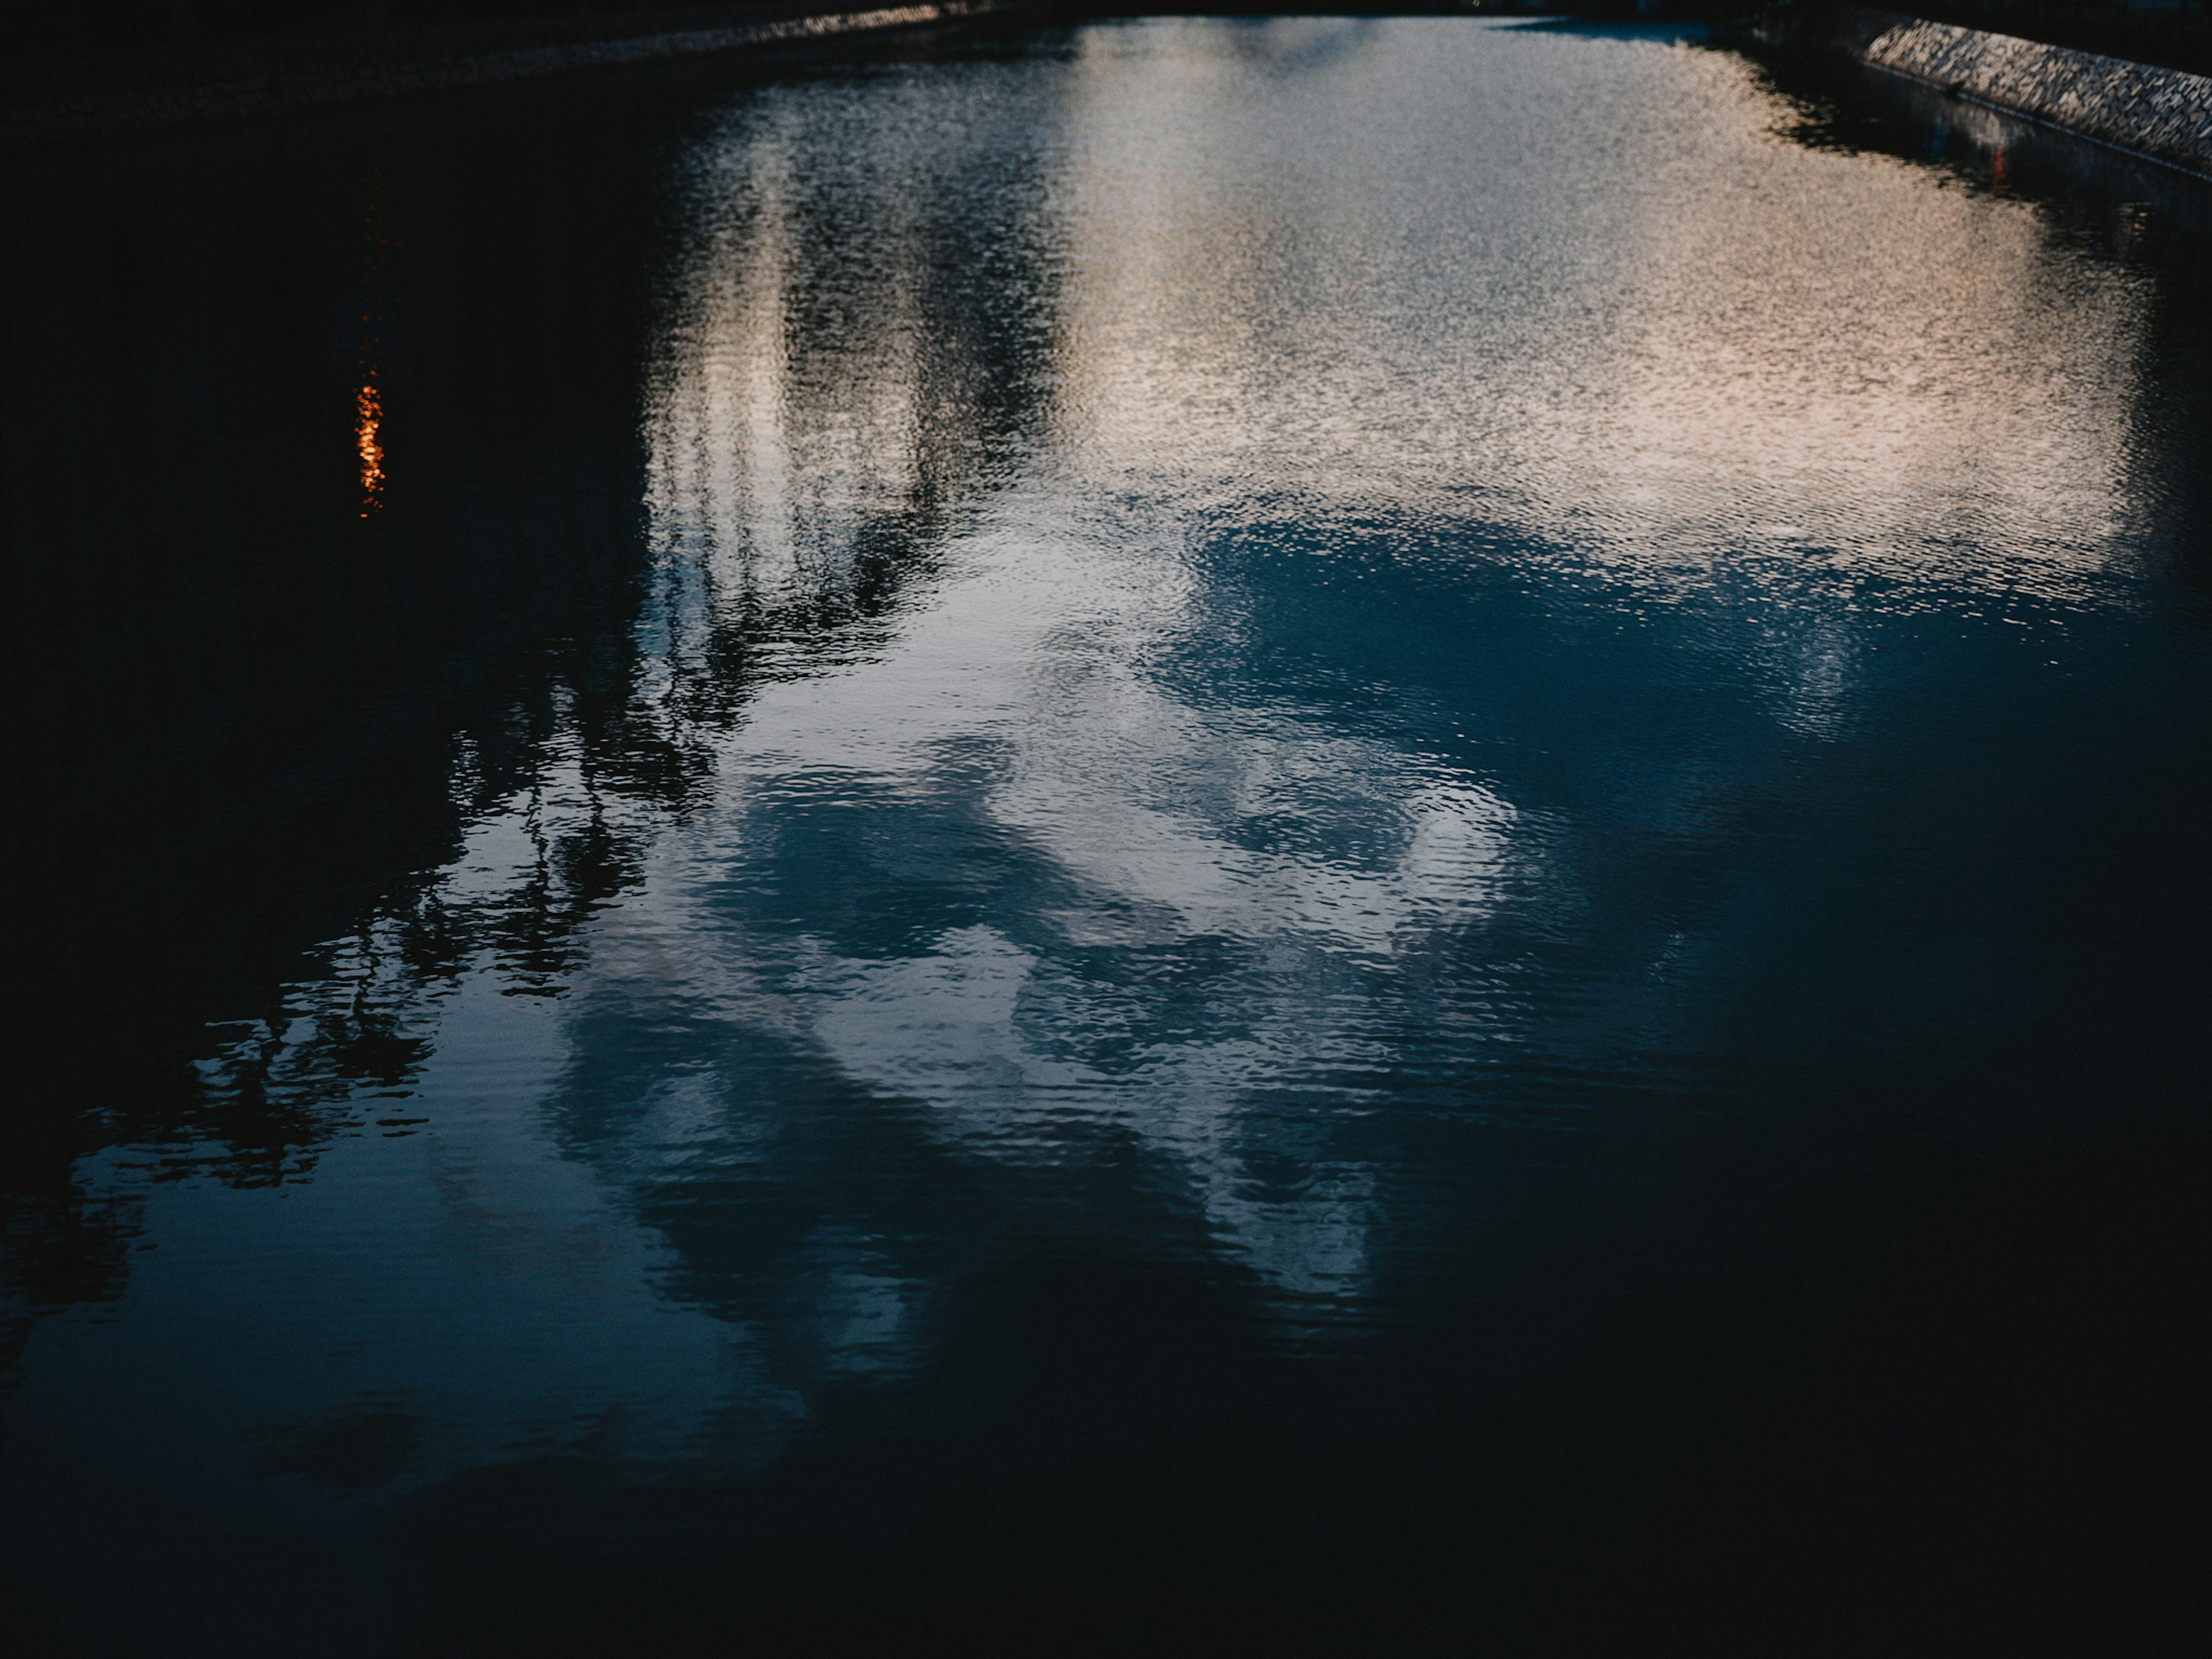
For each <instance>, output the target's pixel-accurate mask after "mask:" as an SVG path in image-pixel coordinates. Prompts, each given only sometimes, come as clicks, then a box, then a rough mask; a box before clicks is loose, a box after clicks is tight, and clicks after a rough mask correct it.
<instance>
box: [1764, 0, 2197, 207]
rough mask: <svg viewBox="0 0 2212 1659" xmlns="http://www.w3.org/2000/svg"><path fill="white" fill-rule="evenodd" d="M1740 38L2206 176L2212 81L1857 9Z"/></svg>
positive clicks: (1798, 16) (1770, 23)
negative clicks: (1849, 63)
mask: <svg viewBox="0 0 2212 1659" xmlns="http://www.w3.org/2000/svg"><path fill="white" fill-rule="evenodd" d="M1748 32H1749V33H1750V35H1751V37H1752V39H1753V40H1756V41H1758V42H1759V44H1761V45H1763V46H1771V47H1775V48H1778V49H1781V50H1785V51H1808V50H1809V51H1814V52H1823V53H1827V54H1832V55H1840V56H1843V57H1845V58H1851V59H1853V60H1855V61H1857V62H1858V63H1861V64H1866V65H1867V66H1868V67H1869V68H1872V69H1878V70H1887V72H1889V73H1890V74H1892V75H1898V76H1904V77H1905V79H1907V80H1910V81H1917V82H1920V83H1921V84H1922V85H1923V86H1929V87H1933V88H1936V89H1937V90H1939V91H1942V92H1946V93H1948V94H1951V95H1952V96H1954V97H1956V98H1963V99H1966V100H1969V101H1970V102H1972V103H1977V104H1981V105H1984V106H1987V107H1989V108H1990V109H1995V110H2000V111H2002V112H2004V113H2006V114H2008V115H2016V116H2021V117H2024V118H2027V119H2028V120H2031V121H2034V122H2037V123H2039V124H2040V125H2045V126H2050V127H2056V128H2057V129H2058V130H2060V131H2064V132H2069V133H2072V134H2074V135H2075V136H2076V137H2082V138H2087V139H2089V140H2091V141H2093V143H2099V144H2102V145H2106V146H2107V147H2109V148H2111V149H2118V150H2124V151H2126V152H2127V153H2128V154H2130V155H2138V156H2142V157H2143V158H2145V159H2146V160H2148V161H2158V162H2161V163H2163V164H2164V165H2166V166H2167V167H2175V168H2178V169H2179V170H2180V171H2181V172H2184V173H2191V174H2193V175H2195V176H2196V177H2197V178H2200V179H2212V79H2208V78H2207V77H2205V76H2202V75H2191V74H2189V73H2187V72H2186V71H2185V70H2172V69H2160V68H2157V67H2155V66H2154V65H2152V64H2137V63H2133V62H2130V60H2128V59H2126V58H2103V57H2100V56H2098V55H2097V54H2096V53H2094V52H2075V51H2074V50H2072V49H2071V48H2069V47H2066V46H2044V45H2042V44H2041V43H2040V42H2038V41H2034V40H2021V39H2019V38H2018V37H2017V36H2015V35H2010V34H1991V33H1986V32H1985V31H1984V30H1980V29H1969V28H1960V27H1957V26H1956V25H1954V24H1950V23H1931V22H1929V21H1926V20H1925V19H1923V18H1917V17H1906V16H1902V15H1899V14H1898V13H1895V12H1888V11H1875V10H1873V9H1869V8H1867V7H1863V6H1820V7H1815V8H1809V9H1793V10H1792V11H1791V12H1790V13H1789V14H1785V15H1779V16H1774V15H1770V16H1769V17H1768V18H1765V19H1763V20H1761V21H1759V22H1758V23H1755V24H1754V25H1753V26H1752V27H1751V29H1750V30H1749V31H1748Z"/></svg>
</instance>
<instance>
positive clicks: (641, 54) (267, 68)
mask: <svg viewBox="0 0 2212 1659" xmlns="http://www.w3.org/2000/svg"><path fill="white" fill-rule="evenodd" d="M1033 9H1035V8H1034V6H1032V5H1030V4H1025V3H1023V0H927V3H918V4H913V5H900V6H889V7H884V8H880V9H874V10H869V11H839V12H823V13H820V14H817V15H809V16H799V17H786V18H782V19H779V20H775V21H763V22H757V23H744V24H733V25H731V26H729V27H715V28H689V29H684V30H680V31H677V32H674V33H658V34H634V35H617V36H613V37H609V38H600V39H594V40H568V41H561V42H556V43H551V44H537V45H514V46H504V45H501V46H495V47H492V48H490V49H479V50H475V51H462V52H452V53H451V54H450V55H437V54H435V52H434V53H433V54H432V55H420V52H419V48H417V50H416V52H406V51H405V50H404V46H402V43H397V42H395V43H394V45H395V46H400V47H401V50H400V51H399V52H395V53H394V55H392V56H386V57H383V58H378V57H376V56H369V57H367V58H363V59H362V60H358V61H355V62H352V63H338V64H315V65H307V66H301V65H295V64H287V63H286V62H285V61H284V60H283V58H281V57H277V56H275V55H273V54H272V55H271V56H270V57H268V58H265V59H264V60H263V61H262V62H259V63H257V62H256V61H255V59H254V57H253V55H252V54H248V53H241V54H239V55H238V56H237V57H236V58H235V59H234V62H233V63H232V64H228V65H227V66H225V67H226V69H227V70H228V72H227V73H223V72H220V71H219V72H218V74H217V75H216V76H208V77H206V78H201V79H197V80H191V81H187V82H183V83H181V84H178V85H174V86H167V87H161V88H146V89H139V90H132V91H120V92H111V93H101V94H91V95H80V96H74V97H72V96H67V95H64V96H62V97H58V98H52V99H28V100H27V99H23V98H21V97H16V98H10V99H9V100H6V101H5V103H4V104H0V153H9V152H13V153H21V152H25V151H36V150H40V149H52V148H57V147H59V146H63V145H67V144H71V143H80V142H82V141H85V140H96V139H101V138H110V137H131V136H135V135H137V134H141V133H149V132H156V131H164V130H169V129H174V128H177V127H182V126H192V125H202V124H204V123H206V122H209V121H216V120H222V119H226V118H235V117H239V116H252V115H269V114H275V113H277V112H282V111H285V110H293V109H303V108H311V107H314V106H326V105H331V104H341V103H348V102H352V101H355V100H361V99H369V98H385V97H393V96H402V95H405V94H415V93H433V92H443V91H448V90H453V89H456V88H465V87H483V86H492V85H496V84H498V83H500V82H510V81H522V80H530V79H534V78H536V77H538V76H547V75H558V74H563V73H566V72H568V71H571V70H591V69H625V68H631V67H635V66H639V65H644V64H667V63H675V62H677V61H679V60H681V59H684V58H704V57H708V56H712V55H714V54H718V53H728V52H744V51H747V50H749V49H762V48H775V47H785V46H803V45H805V44H806V43H808V42H810V41H815V40H829V39H831V38H834V37H836V36H839V35H850V34H869V33H884V32H887V31H891V30H897V29H908V28H920V27H927V26H928V25H930V24H933V23H945V22H955V21H960V20H962V19H964V18H972V17H981V16H985V15H990V14H992V13H995V12H1013V11H1029V10H1033ZM257 71H258V72H257Z"/></svg>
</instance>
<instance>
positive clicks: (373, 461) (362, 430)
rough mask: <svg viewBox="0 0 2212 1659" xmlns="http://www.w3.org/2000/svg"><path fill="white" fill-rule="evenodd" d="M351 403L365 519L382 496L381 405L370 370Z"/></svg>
mask: <svg viewBox="0 0 2212 1659" xmlns="http://www.w3.org/2000/svg"><path fill="white" fill-rule="evenodd" d="M353 402H354V428H353V441H354V447H355V449H356V451H357V452H358V453H360V456H361V516H362V518H364V519H365V518H367V517H368V515H369V514H370V513H374V511H375V510H376V509H377V507H379V506H380V504H381V502H382V497H383V492H384V446H383V445H382V444H381V443H380V442H378V441H377V433H378V431H379V429H380V428H381V427H382V425H383V422H384V402H383V400H382V399H381V398H379V397H378V396H377V392H376V375H375V372H374V370H372V371H370V374H369V376H368V380H365V381H363V382H362V387H361V390H360V391H358V392H355V393H354V398H353Z"/></svg>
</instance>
